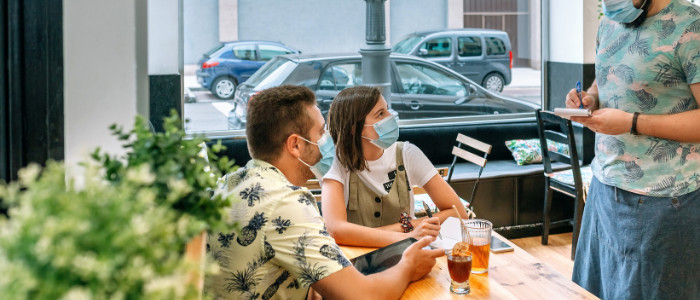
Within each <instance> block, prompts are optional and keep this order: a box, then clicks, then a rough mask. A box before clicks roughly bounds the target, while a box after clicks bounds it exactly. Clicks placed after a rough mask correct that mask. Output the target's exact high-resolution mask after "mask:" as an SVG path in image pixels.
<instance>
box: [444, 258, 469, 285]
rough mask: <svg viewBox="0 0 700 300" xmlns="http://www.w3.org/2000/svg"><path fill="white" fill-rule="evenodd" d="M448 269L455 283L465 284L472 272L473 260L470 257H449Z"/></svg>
mask: <svg viewBox="0 0 700 300" xmlns="http://www.w3.org/2000/svg"><path fill="white" fill-rule="evenodd" d="M447 269H448V270H449V271H450V278H452V280H454V281H455V282H459V283H462V282H465V281H467V280H469V274H471V271H472V260H471V258H470V257H469V256H448V258H447Z"/></svg>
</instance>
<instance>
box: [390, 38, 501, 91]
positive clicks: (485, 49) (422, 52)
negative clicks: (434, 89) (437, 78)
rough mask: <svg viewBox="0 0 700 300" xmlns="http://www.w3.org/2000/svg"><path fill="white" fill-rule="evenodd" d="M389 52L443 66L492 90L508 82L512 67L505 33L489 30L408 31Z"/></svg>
mask: <svg viewBox="0 0 700 300" xmlns="http://www.w3.org/2000/svg"><path fill="white" fill-rule="evenodd" d="M392 51H394V52H396V53H403V54H410V55H415V56H419V57H421V58H425V59H427V60H430V61H433V62H436V63H439V64H441V65H444V66H446V67H448V68H450V69H452V70H454V71H455V72H457V73H459V74H462V75H464V77H467V78H469V79H471V80H473V81H475V82H478V83H480V84H481V85H482V86H483V87H485V88H486V89H488V90H490V91H493V92H501V91H503V87H504V86H506V85H508V84H510V81H511V69H512V68H513V52H512V51H511V45H510V39H509V38H508V33H506V32H505V31H500V30H493V29H476V28H465V29H454V30H437V31H424V32H416V33H413V34H409V35H407V36H406V37H404V38H403V39H402V40H401V41H400V42H398V43H397V44H396V45H395V46H394V47H393V48H392Z"/></svg>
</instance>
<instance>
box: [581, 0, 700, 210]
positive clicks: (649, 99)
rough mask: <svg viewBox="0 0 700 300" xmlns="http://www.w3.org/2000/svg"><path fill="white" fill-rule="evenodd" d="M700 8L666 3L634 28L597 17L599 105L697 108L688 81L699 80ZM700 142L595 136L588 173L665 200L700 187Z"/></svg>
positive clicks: (675, 0) (669, 110) (658, 110)
mask: <svg viewBox="0 0 700 300" xmlns="http://www.w3.org/2000/svg"><path fill="white" fill-rule="evenodd" d="M699 17H700V10H699V8H698V7H696V6H694V5H691V4H690V3H689V2H688V1H685V0H672V1H671V3H670V4H669V5H668V6H667V7H665V8H664V9H663V10H662V11H660V12H659V13H657V14H655V15H653V16H650V17H648V18H647V19H646V20H645V21H644V23H643V24H642V25H641V26H640V27H638V28H625V27H623V26H622V25H620V24H619V23H617V22H614V21H611V20H609V19H607V18H605V17H604V18H603V20H602V21H601V24H600V27H599V28H598V37H597V46H596V62H595V69H596V82H597V83H598V89H599V99H600V107H601V108H606V107H610V108H617V109H621V110H624V111H626V112H641V113H643V114H652V115H656V114H675V113H680V112H684V111H688V110H693V109H698V104H697V100H698V99H695V98H694V97H693V94H692V93H691V91H690V88H689V86H688V85H689V84H693V83H697V82H700V73H698V70H697V67H698V66H699V65H700V18H699ZM699 146H700V144H694V143H680V142H676V141H671V140H665V139H660V138H655V137H650V136H644V135H639V136H635V135H632V134H629V133H626V134H621V135H605V134H600V133H598V134H596V156H595V159H594V160H593V162H592V169H593V172H594V175H595V176H596V178H597V179H598V180H600V181H601V182H602V183H605V184H607V185H612V186H616V187H619V188H621V189H624V190H627V191H631V192H633V193H637V194H643V195H649V196H655V197H671V196H678V195H683V194H687V193H690V192H692V191H695V190H697V189H698V188H699V187H700V186H699V184H700V177H699V174H700V153H699V152H700V148H699Z"/></svg>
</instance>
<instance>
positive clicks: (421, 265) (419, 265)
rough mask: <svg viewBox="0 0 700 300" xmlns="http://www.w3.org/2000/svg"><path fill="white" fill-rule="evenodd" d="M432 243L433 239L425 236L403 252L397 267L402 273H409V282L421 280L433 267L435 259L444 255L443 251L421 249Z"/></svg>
mask: <svg viewBox="0 0 700 300" xmlns="http://www.w3.org/2000/svg"><path fill="white" fill-rule="evenodd" d="M433 241H435V237H432V236H426V237H424V238H422V239H420V240H418V241H417V242H415V243H413V245H411V246H409V247H408V248H406V251H404V252H403V256H402V257H401V261H400V262H399V265H400V266H401V268H402V270H403V272H408V273H409V278H410V279H411V281H416V280H418V279H421V278H423V276H425V274H428V273H430V270H432V269H433V266H434V265H435V259H436V258H438V257H441V256H443V255H445V250H444V249H434V250H425V249H422V248H423V247H425V246H428V245H429V244H430V243H432V242H433Z"/></svg>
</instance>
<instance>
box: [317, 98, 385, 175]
mask: <svg viewBox="0 0 700 300" xmlns="http://www.w3.org/2000/svg"><path fill="white" fill-rule="evenodd" d="M381 95H382V92H381V91H380V90H379V89H378V88H376V87H368V86H357V87H352V88H347V89H344V90H342V91H341V92H340V93H339V94H338V95H337V96H335V99H334V100H333V105H332V106H331V108H330V110H329V111H328V131H329V133H330V135H331V137H332V138H333V141H334V142H335V145H336V146H335V148H336V156H337V157H338V161H340V164H341V165H342V166H343V167H345V168H346V169H347V170H348V171H350V172H358V171H362V170H366V169H367V161H365V154H364V152H363V151H362V129H364V126H365V118H366V117H367V115H368V114H369V113H370V112H371V111H372V108H374V106H375V105H377V102H379V96H381ZM353 132H354V135H353Z"/></svg>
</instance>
